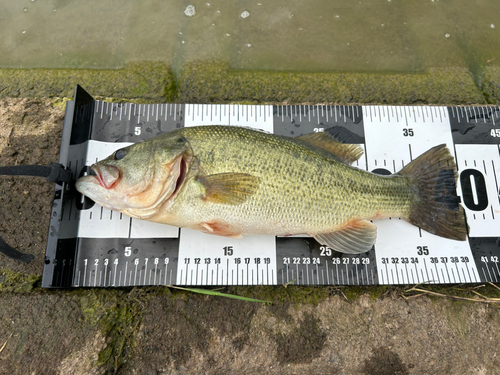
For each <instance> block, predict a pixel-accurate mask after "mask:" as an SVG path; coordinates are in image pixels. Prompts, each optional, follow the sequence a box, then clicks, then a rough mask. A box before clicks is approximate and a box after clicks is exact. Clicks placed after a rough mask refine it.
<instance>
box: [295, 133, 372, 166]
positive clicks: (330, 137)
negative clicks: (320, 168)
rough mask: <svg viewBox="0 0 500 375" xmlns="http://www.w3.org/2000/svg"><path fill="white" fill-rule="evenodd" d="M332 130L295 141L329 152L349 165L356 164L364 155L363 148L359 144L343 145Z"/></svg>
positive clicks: (303, 136) (306, 135)
mask: <svg viewBox="0 0 500 375" xmlns="http://www.w3.org/2000/svg"><path fill="white" fill-rule="evenodd" d="M332 130H333V128H332V129H331V130H330V129H327V130H326V131H325V132H322V133H310V134H304V135H300V136H298V137H296V138H295V139H298V140H300V141H302V142H305V143H307V144H309V145H312V146H315V147H318V148H320V149H322V150H324V151H327V152H328V153H330V154H333V155H335V156H336V157H337V158H339V159H340V160H341V161H343V162H344V163H347V164H352V163H354V162H355V161H356V160H358V159H359V158H360V157H361V155H363V149H362V148H361V146H359V145H357V144H346V143H341V140H340V139H339V137H337V136H335V135H334V132H333V131H332ZM353 140H354V139H353ZM353 140H351V141H353ZM353 143H354V142H353Z"/></svg>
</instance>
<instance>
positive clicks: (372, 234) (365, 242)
mask: <svg viewBox="0 0 500 375" xmlns="http://www.w3.org/2000/svg"><path fill="white" fill-rule="evenodd" d="M313 237H314V239H315V240H316V241H318V242H319V243H320V244H322V245H326V246H328V247H329V248H331V249H332V250H335V251H340V252H341V253H347V254H360V253H365V252H367V251H369V250H370V249H371V248H372V247H373V245H374V244H375V240H376V239H377V227H376V226H375V225H374V224H373V223H370V222H369V221H368V220H359V221H355V222H352V223H350V224H348V225H346V226H345V227H344V228H342V229H340V230H336V231H333V232H330V233H318V234H315V235H313Z"/></svg>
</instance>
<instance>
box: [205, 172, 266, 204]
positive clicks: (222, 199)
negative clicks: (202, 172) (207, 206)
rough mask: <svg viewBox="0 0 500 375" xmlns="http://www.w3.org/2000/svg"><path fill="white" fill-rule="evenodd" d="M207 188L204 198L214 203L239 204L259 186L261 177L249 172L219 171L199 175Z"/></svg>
mask: <svg viewBox="0 0 500 375" xmlns="http://www.w3.org/2000/svg"><path fill="white" fill-rule="evenodd" d="M197 181H198V182H199V183H201V184H202V185H203V187H204V188H205V196H204V197H203V199H204V200H205V201H209V202H212V203H218V204H232V205H238V204H242V203H244V202H245V201H246V200H247V199H248V198H249V197H250V196H252V195H253V194H255V192H256V191H257V189H258V188H259V184H260V179H259V178H258V177H255V176H252V175H250V174H247V173H218V174H212V175H208V176H203V177H199V178H198V179H197Z"/></svg>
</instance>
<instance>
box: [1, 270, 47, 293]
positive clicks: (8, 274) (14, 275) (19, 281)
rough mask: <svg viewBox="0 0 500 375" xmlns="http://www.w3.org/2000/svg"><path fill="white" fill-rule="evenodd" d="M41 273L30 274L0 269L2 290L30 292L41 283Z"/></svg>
mask: <svg viewBox="0 0 500 375" xmlns="http://www.w3.org/2000/svg"><path fill="white" fill-rule="evenodd" d="M40 281H41V277H40V276H39V275H30V274H25V273H20V272H15V271H11V270H9V269H5V268H3V269H1V270H0V292H12V293H28V292H31V291H33V289H34V288H35V287H36V286H37V285H38V284H39V283H40Z"/></svg>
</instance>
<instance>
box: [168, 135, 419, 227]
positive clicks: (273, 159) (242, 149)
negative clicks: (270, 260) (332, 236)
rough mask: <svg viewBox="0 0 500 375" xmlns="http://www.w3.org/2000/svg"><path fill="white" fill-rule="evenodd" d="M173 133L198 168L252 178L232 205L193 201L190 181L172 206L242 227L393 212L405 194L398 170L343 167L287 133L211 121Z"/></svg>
mask: <svg viewBox="0 0 500 375" xmlns="http://www.w3.org/2000/svg"><path fill="white" fill-rule="evenodd" d="M180 133H182V134H183V135H184V136H185V137H186V139H189V142H190V145H191V147H192V149H193V153H194V154H195V155H197V158H198V159H199V161H200V167H201V168H202V169H203V172H204V173H206V174H217V173H225V172H239V173H248V174H252V175H255V176H257V177H259V179H260V187H259V189H258V191H257V192H256V193H255V194H254V195H253V196H251V197H250V198H249V199H248V200H247V201H246V202H245V203H244V204H242V205H238V206H230V207H227V206H221V205H217V204H207V205H205V206H204V207H200V206H199V204H198V202H197V200H196V199H195V198H196V195H197V194H200V191H199V190H198V189H191V191H190V194H188V195H186V196H184V197H183V198H182V199H180V200H179V201H178V202H177V203H174V205H173V206H172V209H173V210H175V209H179V210H182V211H183V213H184V215H186V216H187V217H191V218H192V219H194V220H201V218H203V217H206V215H210V214H212V215H213V216H214V217H220V218H223V219H225V220H226V221H227V222H230V223H233V225H234V226H237V225H238V227H244V228H242V229H245V233H248V234H254V233H261V234H268V233H275V232H276V228H275V226H276V225H277V226H280V227H281V231H280V232H279V233H278V234H280V235H285V234H290V233H319V232H322V231H325V230H327V229H328V230H331V229H332V228H333V227H337V226H339V225H342V224H344V223H345V222H347V221H348V220H349V219H352V218H356V217H359V218H371V217H375V216H376V215H377V213H379V214H380V213H382V216H384V217H385V216H388V215H399V214H402V213H405V212H407V211H408V209H409V201H410V199H411V195H410V193H409V191H408V189H407V183H406V181H405V180H404V179H403V178H400V177H399V176H397V177H392V178H387V177H383V176H378V175H374V174H371V173H368V172H365V171H362V170H359V169H355V168H352V167H349V166H347V165H345V164H343V163H340V162H337V161H335V160H331V159H327V158H325V157H322V156H320V155H318V154H317V153H315V152H314V151H312V150H310V149H307V148H305V147H304V146H303V145H301V144H298V143H296V142H294V140H293V139H290V138H283V137H276V136H272V135H270V134H267V133H263V132H250V131H249V130H248V129H245V128H235V129H228V128H224V127H217V126H212V127H206V128H202V127H200V128H185V129H183V130H181V131H180ZM186 206H187V207H189V209H186ZM249 219H250V220H251V222H250V223H249ZM190 220H191V219H190ZM243 220H244V222H243ZM236 223H238V224H236ZM235 229H236V228H235ZM238 229H239V228H238Z"/></svg>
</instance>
